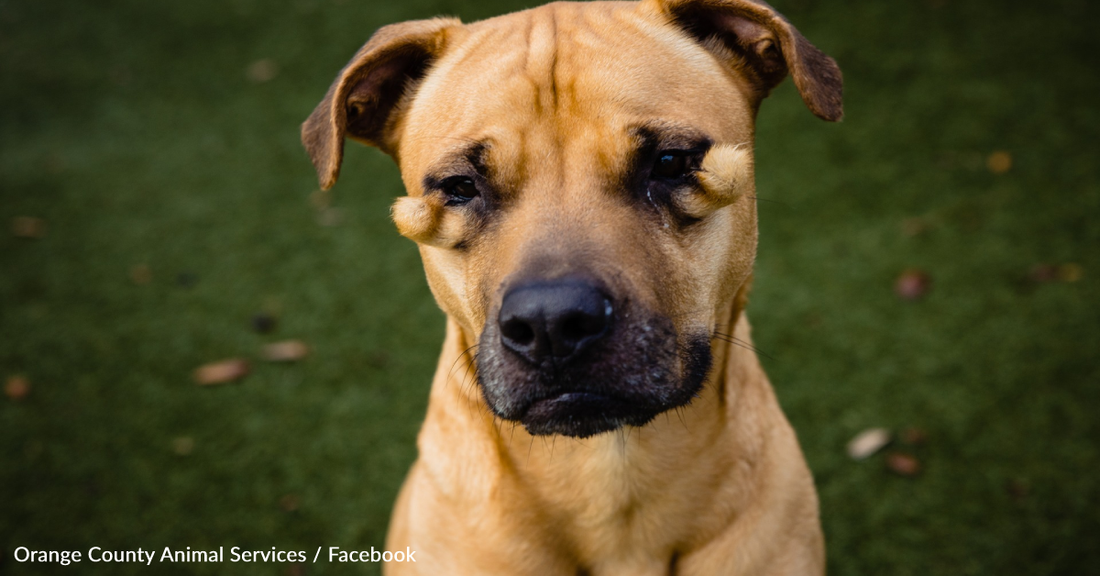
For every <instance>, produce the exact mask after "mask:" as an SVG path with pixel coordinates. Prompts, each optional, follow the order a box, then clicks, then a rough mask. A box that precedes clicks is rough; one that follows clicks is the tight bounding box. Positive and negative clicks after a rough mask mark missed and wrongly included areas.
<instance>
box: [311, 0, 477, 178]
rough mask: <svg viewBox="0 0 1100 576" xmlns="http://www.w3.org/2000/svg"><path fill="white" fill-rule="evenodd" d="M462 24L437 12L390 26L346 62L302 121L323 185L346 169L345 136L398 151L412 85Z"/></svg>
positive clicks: (381, 29) (380, 29)
mask: <svg viewBox="0 0 1100 576" xmlns="http://www.w3.org/2000/svg"><path fill="white" fill-rule="evenodd" d="M461 24H462V23H461V22H459V21H458V20H457V19H454V18H435V19H432V20H416V21H413V22H403V23H400V24H391V25H389V26H384V27H382V28H379V29H378V31H377V32H375V33H374V35H373V36H371V39H370V40H369V41H368V42H367V43H366V45H364V46H363V47H362V48H360V49H359V52H357V53H356V54H355V57H354V58H352V59H351V61H350V62H348V64H347V66H344V69H343V70H341V71H340V74H339V76H337V77H336V81H335V82H333V83H332V86H331V87H329V89H328V93H327V94H325V98H324V100H321V103H320V104H318V105H317V108H316V109H314V110H313V113H312V114H310V115H309V118H307V119H306V121H305V122H304V123H302V144H304V145H305V147H306V151H307V152H309V157H310V159H311V160H312V161H313V167H314V168H316V169H317V178H318V180H320V183H321V188H322V189H324V190H327V189H329V188H331V187H332V185H333V184H335V183H336V178H337V176H339V174H340V162H341V160H343V157H344V137H345V136H350V137H352V138H355V139H356V140H359V141H361V142H363V143H364V144H368V145H371V146H376V147H378V148H380V149H381V150H382V151H383V152H386V153H387V154H390V155H392V154H393V152H394V150H393V145H394V144H395V142H394V141H393V139H392V136H393V128H394V126H395V124H396V123H397V120H398V118H399V116H400V114H399V112H400V109H401V108H402V107H403V106H404V105H405V104H406V102H405V100H406V99H405V98H404V97H405V96H406V92H407V91H408V88H409V87H410V86H411V85H412V84H413V83H415V82H416V81H417V80H420V79H421V78H422V77H423V76H424V74H425V73H426V72H427V71H428V68H429V67H430V66H431V65H432V62H434V61H435V60H436V58H438V57H439V55H440V54H441V53H442V52H443V48H444V45H445V43H446V37H447V30H448V29H450V28H454V27H457V26H460V25H461Z"/></svg>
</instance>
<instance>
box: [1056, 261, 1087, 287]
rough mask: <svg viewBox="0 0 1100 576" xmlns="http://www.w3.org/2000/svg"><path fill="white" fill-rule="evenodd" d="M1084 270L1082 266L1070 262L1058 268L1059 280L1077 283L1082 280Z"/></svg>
mask: <svg viewBox="0 0 1100 576" xmlns="http://www.w3.org/2000/svg"><path fill="white" fill-rule="evenodd" d="M1083 274H1084V269H1083V268H1081V265H1080V264H1076V263H1073V262H1070V263H1068V264H1062V265H1061V266H1059V267H1058V279H1059V280H1061V281H1062V282H1076V281H1078V280H1080V279H1081V276H1082V275H1083Z"/></svg>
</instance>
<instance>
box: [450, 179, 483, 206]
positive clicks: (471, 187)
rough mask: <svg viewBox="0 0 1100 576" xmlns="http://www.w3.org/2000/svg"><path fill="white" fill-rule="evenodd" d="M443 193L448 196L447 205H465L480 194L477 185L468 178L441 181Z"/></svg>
mask: <svg viewBox="0 0 1100 576" xmlns="http://www.w3.org/2000/svg"><path fill="white" fill-rule="evenodd" d="M443 193H444V194H446V195H447V196H448V200H447V204H450V205H457V204H465V203H467V202H469V201H470V200H473V199H474V198H477V197H478V195H480V194H481V193H480V192H478V189H477V184H474V181H473V179H472V178H470V177H468V176H452V177H450V178H448V179H446V180H444V181H443Z"/></svg>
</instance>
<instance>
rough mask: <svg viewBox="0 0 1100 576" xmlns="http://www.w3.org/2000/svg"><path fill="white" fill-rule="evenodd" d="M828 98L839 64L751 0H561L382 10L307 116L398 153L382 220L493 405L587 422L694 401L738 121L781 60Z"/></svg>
mask: <svg viewBox="0 0 1100 576" xmlns="http://www.w3.org/2000/svg"><path fill="white" fill-rule="evenodd" d="M788 73H789V74H790V75H792V76H793V77H794V81H795V84H796V86H797V87H798V90H799V91H800V93H801V95H802V98H803V100H804V101H805V103H806V105H807V106H808V107H809V108H810V110H811V111H812V112H813V113H814V114H816V115H818V116H820V117H822V118H824V119H827V120H838V119H839V118H840V116H841V113H842V112H841V78H840V71H839V69H838V68H837V66H836V64H835V63H834V62H833V61H832V60H831V59H829V58H828V57H826V56H825V55H824V54H822V53H821V52H820V51H819V50H818V49H817V48H815V47H814V46H813V45H811V44H810V43H809V42H807V41H806V39H805V38H803V37H802V36H801V35H800V34H799V33H798V31H797V30H795V29H794V27H792V26H791V25H790V24H789V23H788V22H787V21H786V20H785V19H783V17H782V16H780V15H779V14H777V13H776V12H775V11H774V10H772V9H771V8H770V7H769V6H767V5H766V4H764V3H762V2H752V1H749V0H645V1H644V2H641V3H637V4H636V3H631V2H593V3H555V4H550V5H547V6H543V7H541V8H536V9H533V10H528V11H525V12H519V13H515V14H510V15H507V16H502V17H499V18H493V19H490V20H486V21H482V22H477V23H474V24H469V25H463V24H461V23H460V22H459V21H457V20H453V19H435V20H425V21H417V22H407V23H403V24H395V25H391V26H386V27H384V28H382V29H381V30H379V31H378V32H377V33H375V35H374V36H373V37H372V38H371V40H370V41H369V42H368V43H367V44H366V45H365V46H364V47H363V48H362V49H361V50H360V51H359V53H358V54H356V56H355V58H353V59H352V60H351V62H350V63H349V64H348V65H347V66H346V67H345V68H344V70H343V71H342V72H341V73H340V75H339V76H338V77H337V79H336V82H335V83H334V84H333V85H332V87H331V88H330V89H329V91H328V94H327V95H326V97H325V99H324V100H323V101H322V102H321V104H320V105H318V107H317V109H316V110H315V111H314V112H313V114H312V115H311V116H310V117H309V119H308V120H306V122H305V124H304V125H303V127H302V139H303V142H304V143H305V145H306V148H307V149H308V151H309V153H310V156H311V157H312V159H313V163H314V165H315V167H316V168H317V171H318V175H319V177H320V180H321V185H322V186H323V187H325V188H328V187H330V186H332V185H333V184H334V183H335V181H336V177H337V174H338V172H339V168H340V161H341V158H342V155H343V145H344V138H345V136H349V137H352V138H354V139H356V140H359V141H361V142H364V143H367V144H370V145H374V146H377V147H379V148H381V149H382V150H383V151H385V152H387V153H389V154H390V155H391V156H393V157H394V159H395V160H396V161H397V162H398V164H399V166H400V168H401V173H402V177H403V179H404V182H405V186H406V188H407V190H408V196H406V197H403V198H400V199H398V201H397V203H396V204H395V205H394V207H393V218H394V220H395V222H396V223H397V227H398V229H399V230H400V232H401V233H402V234H404V235H405V236H407V237H409V238H411V239H413V240H415V241H416V242H417V243H419V245H420V252H421V255H422V256H423V260H424V266H425V269H426V272H427V277H428V282H429V284H430V286H431V289H432V292H433V293H434V294H435V297H436V299H437V300H438V302H439V304H440V306H441V307H442V308H443V309H444V311H446V312H447V313H448V314H449V315H450V316H451V317H453V318H454V319H455V320H456V321H457V322H458V324H459V325H460V326H461V327H462V328H463V329H464V330H465V331H466V332H467V334H468V336H469V338H470V341H471V342H477V343H478V344H479V346H478V348H477V353H476V364H477V373H478V379H479V383H480V386H481V390H482V392H483V395H484V398H485V401H486V402H487V404H488V406H489V408H490V409H491V410H492V411H493V412H494V413H495V414H497V415H498V416H500V417H501V418H504V419H507V420H511V421H518V422H521V423H523V424H524V425H525V426H526V427H527V429H528V430H529V431H530V432H531V433H534V434H566V435H570V436H581V437H583V436H589V435H592V434H597V433H600V432H604V431H607V430H612V429H615V428H618V427H620V426H623V425H635V426H638V425H643V424H645V423H647V422H648V421H649V420H651V419H652V418H653V417H654V416H655V415H657V414H659V413H661V412H664V411H666V410H669V409H671V408H675V407H678V406H682V405H684V404H686V403H688V402H689V401H690V400H691V399H692V398H693V397H694V396H695V395H696V394H697V393H698V392H699V390H700V389H701V387H702V386H703V383H704V381H705V380H706V377H707V374H708V371H709V369H710V365H711V340H712V338H713V337H714V334H715V330H716V323H717V322H719V321H720V319H721V318H722V317H723V314H729V313H730V307H731V305H732V302H733V301H734V300H735V298H736V296H737V294H738V292H739V291H740V290H742V288H744V287H745V286H746V283H747V282H748V279H749V276H750V273H751V268H752V263H753V259H754V256H755V251H756V209H755V202H754V200H755V199H754V197H753V160H752V141H753V129H754V120H755V115H756V110H757V107H758V105H759V103H760V101H761V100H762V99H763V98H764V97H765V96H766V95H767V94H768V92H769V91H770V90H771V89H772V88H773V87H774V86H775V85H776V84H777V83H778V82H779V81H780V80H782V79H783V78H784V77H785V76H786V75H787V74H788Z"/></svg>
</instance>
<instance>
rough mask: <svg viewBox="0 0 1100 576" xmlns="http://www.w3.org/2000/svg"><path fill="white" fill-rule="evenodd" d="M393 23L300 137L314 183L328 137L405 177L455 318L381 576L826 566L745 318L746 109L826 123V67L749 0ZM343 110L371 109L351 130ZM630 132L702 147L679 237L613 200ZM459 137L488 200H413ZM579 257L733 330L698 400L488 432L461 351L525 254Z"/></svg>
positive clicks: (407, 226) (678, 309)
mask: <svg viewBox="0 0 1100 576" xmlns="http://www.w3.org/2000/svg"><path fill="white" fill-rule="evenodd" d="M700 14H702V15H704V16H705V17H706V18H707V19H706V20H705V21H700V22H702V23H701V24H699V25H692V18H698V17H700V16H699V15H700ZM697 24H698V23H697ZM397 26H398V27H404V28H394V27H387V28H385V29H383V31H382V32H379V34H381V35H382V36H381V37H378V36H376V38H374V39H372V40H371V42H370V43H368V44H367V46H365V47H364V49H363V50H361V51H360V53H359V54H358V55H357V56H356V58H355V59H354V60H353V61H352V63H350V64H349V65H348V67H347V68H345V70H344V71H343V72H342V74H341V76H340V77H339V78H338V79H337V81H336V83H334V85H333V88H332V89H331V90H330V92H329V95H328V96H327V97H326V100H325V101H324V102H322V103H321V105H319V106H318V108H317V111H315V112H314V115H313V116H311V117H310V119H309V120H307V122H306V123H305V124H304V125H303V141H304V142H305V143H306V147H307V149H309V151H310V153H311V156H312V157H313V158H314V163H315V165H316V166H317V168H318V174H319V177H320V178H321V181H322V184H324V185H326V186H327V185H331V183H332V182H334V181H335V178H336V173H337V171H338V169H339V159H340V155H341V154H342V142H343V137H344V135H345V134H347V135H350V136H353V137H356V138H359V139H361V140H364V141H366V142H368V143H371V144H374V145H378V146H380V147H382V148H383V149H384V150H386V151H388V152H389V153H390V154H392V155H393V156H394V158H395V159H396V160H397V161H398V163H399V165H400V168H401V173H402V177H403V179H404V182H405V186H406V189H407V190H408V193H409V196H408V197H406V198H401V199H399V200H398V201H397V202H396V203H395V204H394V207H393V212H392V215H393V219H394V221H395V223H396V224H397V226H398V229H399V231H400V232H401V233H402V234H403V235H405V236H407V237H409V238H411V239H413V240H414V241H416V242H418V243H419V245H420V253H421V255H422V257H423V261H424V267H425V272H426V275H427V278H428V282H429V285H430V287H431V289H432V292H433V294H434V295H435V298H436V300H437V301H438V303H439V305H440V306H441V307H442V308H443V310H444V311H445V312H446V313H447V316H448V320H447V335H446V340H445V341H444V344H443V351H442V354H441V355H440V358H439V364H438V368H437V371H436V374H435V378H434V380H433V383H432V389H431V396H430V400H429V406H428V413H427V417H426V419H425V421H424V425H423V428H422V429H421V432H420V435H419V439H418V447H419V451H420V455H419V458H418V460H417V461H416V463H415V464H414V465H413V467H412V469H411V471H410V472H409V476H408V478H407V480H406V482H405V485H404V487H403V488H402V490H401V494H400V496H399V498H398V501H397V504H396V506H395V509H394V513H393V519H392V523H391V526H390V532H389V536H388V538H387V542H386V548H387V549H390V550H405V549H406V547H409V548H411V549H413V550H416V558H417V562H416V563H400V564H398V563H391V564H388V565H386V566H385V567H384V571H385V572H386V573H387V574H390V575H402V574H426V575H438V574H448V575H460V574H508V575H520V574H530V575H551V574H567V575H575V574H585V575H590V576H603V575H671V574H676V575H695V574H746V575H755V574H776V575H778V574H821V573H823V572H824V545H823V539H822V534H821V528H820V523H819V520H818V506H817V496H816V493H815V491H814V487H813V481H812V478H811V476H810V473H809V470H808V468H807V466H806V464H805V461H804V459H803V457H802V453H801V451H800V449H799V446H798V442H797V440H796V438H795V435H794V432H793V431H792V429H791V427H790V425H789V424H788V422H787V420H786V419H785V417H784V416H783V414H782V412H781V410H780V408H779V405H778V403H777V401H776V398H775V395H774V393H773V391H772V388H771V385H770V384H769V382H768V380H767V377H766V376H765V374H764V372H763V371H762V369H761V367H760V364H759V362H758V360H757V358H756V356H755V355H754V354H753V352H752V350H751V336H750V333H749V324H748V320H747V319H746V317H745V314H744V313H743V310H742V309H743V307H744V304H745V300H746V298H747V293H748V289H749V284H750V279H751V270H752V264H753V260H754V258H755V250H756V239H757V229H756V206H755V198H754V184H753V168H752V161H753V158H752V144H751V143H752V141H753V135H754V121H755V113H756V110H757V108H758V106H759V104H760V100H761V99H762V98H763V97H764V96H765V95H766V94H767V92H768V90H770V88H771V87H772V86H773V85H774V82H776V81H778V80H776V79H775V75H776V74H785V73H786V72H787V70H788V69H789V70H791V71H792V74H793V75H794V76H795V81H796V84H797V85H798V87H799V89H800V91H801V92H802V94H803V98H804V99H805V100H806V103H807V105H808V106H809V107H810V108H811V110H812V111H814V112H815V113H816V114H818V115H820V116H822V117H825V118H827V119H833V120H835V119H838V118H839V117H840V114H841V111H840V93H839V90H840V87H839V86H840V84H839V82H840V80H839V70H837V69H836V66H835V64H834V63H833V62H832V61H831V60H829V59H828V58H827V57H825V56H824V55H823V54H821V53H820V51H817V49H816V48H813V46H812V45H809V43H808V42H806V41H805V39H804V38H802V37H801V35H799V34H798V32H797V31H796V30H795V29H794V28H793V27H792V26H790V24H788V23H787V22H786V21H785V20H784V19H782V17H780V16H779V15H778V14H776V13H774V12H773V11H771V10H770V9H769V8H767V7H766V6H763V5H760V4H755V3H753V2H750V1H749V0H645V1H644V2H642V3H632V2H593V3H584V4H572V3H555V4H550V5H546V6H543V7H540V8H536V9H532V10H528V11H524V12H518V13H515V14H509V15H507V16H502V17H498V18H493V19H490V20H486V21H482V22H476V23H472V24H468V25H462V24H460V23H458V22H457V21H453V20H431V21H424V22H420V23H406V24H403V25H397ZM706 26H712V27H715V29H714V30H713V31H710V30H709V29H708V28H706ZM699 30H705V31H706V33H705V34H703V35H702V36H700V35H699ZM402 35H404V36H406V37H407V38H408V46H409V47H406V48H402V46H403V44H402V40H401V37H402ZM724 35H725V36H724ZM372 45H373V47H372ZM776 47H778V51H777V49H776ZM777 58H778V60H777ZM777 67H778V68H777ZM779 68H782V69H781V70H780V69H779ZM409 70H414V71H415V73H413V72H408V71H409ZM777 70H778V72H777ZM406 72H407V73H406ZM402 74H405V75H402ZM779 77H780V78H781V77H782V76H781V75H780V76H779ZM395 83H396V84H395ZM395 86H396V87H395ZM393 90H397V91H398V92H399V94H398V95H394V94H393ZM356 94H357V95H358V96H355V97H354V98H353V97H352V96H351V95H356ZM380 103H381V104H380ZM383 104H384V105H383ZM355 107H359V108H363V109H364V110H367V111H371V110H373V112H371V114H374V115H373V116H371V115H369V114H368V116H363V115H362V114H364V113H363V112H359V113H357V114H359V115H358V116H355V118H357V120H354V121H353V120H352V119H350V118H351V117H349V116H348V115H347V112H345V111H346V110H351V109H352V108H355ZM372 107H373V108H372ZM642 123H648V124H649V125H656V126H659V127H672V128H674V129H677V130H679V129H690V130H692V131H695V132H699V133H704V134H706V135H707V136H708V137H709V138H710V139H712V140H713V142H714V146H713V147H712V148H711V150H710V152H709V153H708V155H707V156H706V157H705V158H704V159H703V161H702V164H701V166H700V167H699V172H698V181H699V184H700V186H699V188H698V189H695V190H693V191H688V192H677V193H676V194H678V195H677V196H676V197H675V198H673V199H672V201H673V203H674V204H675V205H677V206H679V207H680V209H681V211H682V212H683V213H684V214H685V215H686V216H689V217H692V218H695V219H697V221H696V222H694V223H692V224H691V225H689V226H681V225H680V224H678V223H677V222H675V221H673V219H672V218H670V217H668V215H667V213H666V212H663V211H661V210H656V208H657V207H656V204H654V209H655V210H653V211H651V212H649V213H650V214H659V215H660V216H650V217H642V216H640V210H641V208H638V207H637V206H634V205H632V204H631V203H630V202H628V201H625V200H623V198H622V197H621V195H619V192H618V191H619V189H620V188H619V184H617V183H616V182H617V180H615V178H614V177H613V176H614V175H616V174H620V173H622V172H623V171H624V170H625V167H626V166H628V165H629V164H630V158H631V153H632V150H634V149H636V148H637V145H638V142H637V137H636V136H635V134H636V132H634V131H633V130H634V128H635V127H636V126H638V125H640V124H642ZM475 142H476V143H482V144H483V145H484V146H483V148H481V149H480V154H481V160H480V161H481V162H483V163H484V164H485V165H486V166H487V167H488V168H487V170H488V172H490V173H491V178H492V180H493V182H494V186H495V192H494V193H495V194H497V195H498V196H499V198H497V200H496V201H497V202H498V203H499V205H500V206H502V207H503V208H500V209H499V210H498V211H497V213H496V215H495V216H494V217H491V218H488V219H485V218H482V220H479V219H478V217H477V216H476V215H475V213H474V212H471V211H469V210H462V209H457V208H455V207H454V206H450V205H448V204H446V203H445V202H444V201H443V199H442V196H441V195H440V193H439V192H438V191H433V190H429V189H425V182H426V181H427V180H425V178H427V177H428V176H430V175H431V174H434V173H443V174H447V173H449V172H447V171H448V170H450V169H451V168H450V167H452V166H455V165H458V164H456V163H461V162H463V160H461V158H459V157H458V155H459V153H460V151H461V150H463V149H464V147H467V146H469V144H470V143H475ZM645 200H646V199H645V198H642V199H640V200H638V201H637V202H642V203H644V202H645ZM642 207H643V208H645V207H644V205H643V206H642ZM578 262H580V263H583V265H584V266H585V267H586V269H588V270H593V271H597V272H600V273H604V275H605V276H606V277H608V278H611V280H609V282H610V284H611V289H615V290H623V291H627V292H628V293H629V294H631V297H632V299H633V300H634V301H637V302H639V303H641V304H642V305H644V306H646V307H647V308H648V309H652V310H655V311H658V312H660V313H661V314H663V315H664V316H666V317H668V318H671V319H672V320H673V322H674V323H675V326H676V328H677V330H683V331H686V330H691V329H703V330H706V331H707V333H715V329H717V332H718V333H724V334H726V335H730V336H732V337H733V338H732V339H733V340H734V342H736V343H737V344H736V345H734V344H730V343H728V340H731V338H725V337H723V338H719V337H715V338H713V339H712V341H711V351H712V354H713V357H714V359H713V365H712V366H713V367H712V368H711V371H710V376H709V378H708V379H707V381H706V384H705V386H704V388H703V390H702V392H701V395H700V397H698V398H696V399H695V400H694V401H692V402H691V404H689V405H688V406H687V407H685V408H682V409H678V410H676V411H671V412H666V413H664V414H661V415H659V416H658V417H657V418H656V419H655V420H653V421H652V422H650V423H649V424H647V425H645V426H642V427H636V428H635V427H627V428H623V429H620V430H618V431H617V432H611V433H604V434H600V435H597V436H593V437H590V438H587V439H583V440H578V439H573V438H569V437H564V436H553V437H546V436H538V437H535V436H531V435H529V434H528V433H527V431H526V430H525V429H524V427H523V426H517V425H515V424H513V423H510V422H504V421H501V420H500V419H498V418H496V417H495V416H493V414H492V413H491V412H490V411H489V409H488V407H487V405H486V401H485V399H484V398H483V396H482V395H481V393H480V391H479V389H478V384H477V379H476V366H473V365H472V357H471V355H470V354H469V351H470V350H471V348H472V347H473V346H474V345H475V344H477V343H478V341H479V337H480V336H481V333H482V329H483V327H484V326H485V323H486V321H487V320H488V319H490V318H491V317H492V313H493V310H494V309H495V308H494V306H496V305H497V303H498V302H499V300H500V297H501V294H500V292H501V287H502V286H504V285H505V284H506V283H507V282H508V281H509V279H510V278H512V277H513V276H514V275H515V274H517V273H518V272H517V271H520V270H524V269H529V268H530V267H531V266H532V265H533V264H532V263H537V265H538V266H541V267H542V268H540V270H541V271H542V272H543V273H545V274H547V275H550V276H553V275H554V274H558V273H561V274H564V273H567V272H568V271H569V269H570V268H569V267H570V266H575V265H576V263H578Z"/></svg>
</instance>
